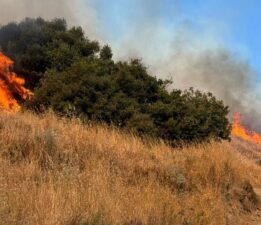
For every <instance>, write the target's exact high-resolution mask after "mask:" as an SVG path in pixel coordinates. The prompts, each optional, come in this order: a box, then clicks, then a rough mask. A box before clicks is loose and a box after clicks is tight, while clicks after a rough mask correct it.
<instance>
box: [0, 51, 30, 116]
mask: <svg viewBox="0 0 261 225" xmlns="http://www.w3.org/2000/svg"><path fill="white" fill-rule="evenodd" d="M13 64H14V62H13V61H12V60H11V59H9V58H8V57H7V56H5V55H4V54H3V53H1V52H0V109H2V110H6V111H10V112H18V111H20V109H21V106H20V105H19V103H18V101H17V99H16V96H17V97H19V98H21V99H24V100H25V99H29V98H30V97H31V96H32V95H33V94H32V92H30V91H29V90H27V89H26V88H24V87H23V86H24V84H25V80H24V79H23V78H20V77H18V76H17V75H16V74H15V73H13V72H11V71H10V69H11V68H12V66H13Z"/></svg>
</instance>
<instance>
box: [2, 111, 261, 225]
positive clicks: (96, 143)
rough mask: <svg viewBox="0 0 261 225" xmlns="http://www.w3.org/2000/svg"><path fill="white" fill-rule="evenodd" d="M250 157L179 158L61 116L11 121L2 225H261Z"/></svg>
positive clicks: (203, 150)
mask: <svg viewBox="0 0 261 225" xmlns="http://www.w3.org/2000/svg"><path fill="white" fill-rule="evenodd" d="M242 145H243V144H242ZM241 148H242V149H243V147H242V146H241V144H240V142H239V141H238V140H234V141H233V142H232V143H227V142H225V143H210V144H206V145H198V146H188V147H184V148H180V149H173V148H170V147H168V146H167V145H165V144H164V143H162V142H161V141H158V140H140V139H139V138H137V137H135V136H133V135H130V134H124V133H121V132H120V131H118V130H116V129H113V128H108V127H106V126H101V125H94V124H89V125H83V124H81V122H80V121H79V120H77V119H71V120H68V119H62V118H57V117H56V116H54V115H53V114H52V113H49V114H46V115H42V116H36V115H33V114H30V113H18V114H5V113H2V114H0V181H1V182H0V224H46V225H47V224H48V225H49V224H66V225H67V224H68V225H78V224H79V225H83V224H87V225H89V224H91V225H96V224H99V225H105V224H112V225H114V224H119V225H143V224H144V225H145V224H150V225H159V224H161V225H165V224H182V225H184V224H201V225H205V224H217V225H223V224H224V225H225V224H229V225H233V224H236V225H240V224H242V225H243V224H244V225H245V224H247V223H248V224H260V223H259V222H260V220H259V212H260V211H259V209H258V208H259V201H258V196H257V194H256V193H255V192H254V190H253V188H252V185H254V187H257V188H258V187H259V185H261V177H260V174H261V173H260V172H261V168H260V166H259V165H258V164H257V163H253V162H254V161H252V159H251V158H249V157H245V154H242V151H241V150H239V149H241ZM245 148H246V149H247V150H249V149H248V147H245ZM246 152H247V151H246ZM257 154H258V153H257ZM256 190H257V192H259V189H256Z"/></svg>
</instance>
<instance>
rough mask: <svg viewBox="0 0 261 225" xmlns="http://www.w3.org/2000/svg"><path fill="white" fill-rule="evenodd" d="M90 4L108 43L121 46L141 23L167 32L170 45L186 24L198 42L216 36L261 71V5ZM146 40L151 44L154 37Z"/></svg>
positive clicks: (200, 1) (237, 0)
mask: <svg viewBox="0 0 261 225" xmlns="http://www.w3.org/2000/svg"><path fill="white" fill-rule="evenodd" d="M87 2H88V4H90V5H91V6H92V7H93V8H95V10H96V14H97V20H98V21H99V24H101V27H100V31H99V32H100V33H102V35H103V39H106V40H107V41H108V42H112V43H113V42H118V41H119V40H120V39H121V38H123V37H124V36H125V35H128V33H129V32H130V30H133V29H134V30H135V27H137V26H139V25H140V24H142V23H143V24H147V25H148V26H151V25H152V26H153V24H154V25H155V26H161V27H162V28H163V29H164V32H165V34H162V37H161V38H162V41H163V42H164V41H167V42H168V41H169V38H170V37H169V36H171V35H175V31H176V29H177V28H179V27H180V26H181V25H183V26H184V25H185V24H187V26H190V28H189V29H192V30H193V31H194V35H197V36H198V38H201V37H202V38H204V37H205V36H204V35H209V36H212V38H213V36H215V39H217V40H219V42H222V44H223V45H224V46H226V47H227V48H229V49H231V51H233V52H235V53H237V54H239V55H242V57H244V58H245V59H246V60H248V61H249V62H250V64H251V65H252V66H253V67H254V68H255V69H258V70H260V71H261V60H260V58H261V44H260V42H259V37H260V35H261V14H260V8H261V1H258V0H219V1H216V0H180V1H175V0H161V1H155V0H115V1H110V3H109V4H108V0H92V1H87ZM166 33H167V35H168V36H166ZM136 35H137V36H138V35H146V34H144V33H136ZM154 35H155V34H154ZM164 35H165V36H164ZM141 38H144V37H141ZM145 38H146V39H147V40H149V39H150V38H151V37H145ZM209 38H210V39H211V37H209ZM202 45H204V41H203V43H202ZM116 48H117V46H116Z"/></svg>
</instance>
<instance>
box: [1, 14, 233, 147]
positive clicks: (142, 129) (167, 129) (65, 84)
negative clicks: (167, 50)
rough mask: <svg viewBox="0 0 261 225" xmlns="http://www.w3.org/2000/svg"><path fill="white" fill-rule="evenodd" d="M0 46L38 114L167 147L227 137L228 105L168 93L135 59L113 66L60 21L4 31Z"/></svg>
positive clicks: (106, 50)
mask: <svg viewBox="0 0 261 225" xmlns="http://www.w3.org/2000/svg"><path fill="white" fill-rule="evenodd" d="M0 45H1V47H2V49H3V51H4V53H6V54H7V55H9V56H11V57H12V58H13V59H14V60H15V62H16V68H15V70H16V71H18V72H19V73H21V74H23V75H28V74H30V75H28V76H26V77H27V80H28V81H29V84H30V87H32V88H35V87H37V88H36V89H35V96H34V97H33V99H32V101H31V102H29V103H28V105H29V107H30V108H33V109H35V110H37V111H41V110H42V109H48V108H52V109H53V110H54V111H56V112H58V113H61V114H62V115H71V114H73V115H77V116H79V117H81V118H82V119H83V120H95V121H99V122H105V123H107V124H112V125H116V126H118V127H121V128H124V129H126V130H128V131H131V132H134V133H137V134H139V135H145V136H152V137H157V138H162V139H164V140H167V141H169V142H170V143H171V144H174V143H178V142H183V141H186V142H192V141H204V140H208V139H209V138H214V139H217V140H220V139H229V135H230V124H229V121H228V119H227V115H228V112H229V110H228V107H227V106H224V104H223V102H222V101H220V100H217V99H216V98H215V97H214V96H213V95H212V94H211V93H202V92H200V91H195V90H193V89H189V90H186V91H181V90H173V91H171V92H168V91H167V90H166V86H167V85H168V84H169V81H168V80H167V81H163V80H160V79H156V78H155V77H152V76H150V75H149V74H148V71H147V68H146V67H145V66H144V65H143V64H142V62H141V61H140V60H137V59H134V60H131V61H130V62H114V61H113V59H112V56H113V53H112V51H111V48H110V47H109V46H108V45H105V46H104V47H102V48H100V47H99V43H98V42H96V41H90V40H88V39H87V38H86V37H85V36H84V33H83V31H82V29H81V28H80V27H73V28H71V29H68V28H67V25H66V22H65V21H64V20H62V19H56V20H53V21H51V22H48V21H44V20H43V19H41V18H38V19H26V20H24V21H22V22H21V23H19V24H16V23H11V24H8V25H6V26H3V27H2V28H1V29H0ZM39 80H40V83H39Z"/></svg>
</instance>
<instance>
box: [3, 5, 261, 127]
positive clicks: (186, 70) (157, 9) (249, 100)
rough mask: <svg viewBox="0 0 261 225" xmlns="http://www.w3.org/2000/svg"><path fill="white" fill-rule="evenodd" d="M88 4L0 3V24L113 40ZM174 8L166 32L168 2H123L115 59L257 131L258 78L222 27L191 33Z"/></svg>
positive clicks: (259, 124) (189, 25)
mask: <svg viewBox="0 0 261 225" xmlns="http://www.w3.org/2000/svg"><path fill="white" fill-rule="evenodd" d="M90 1H91V0H90ZM90 1H85V0H74V1H71V0H55V1H54V0H45V1H43V0H19V1H17V0H1V2H0V23H1V24H5V23H7V22H11V21H20V20H21V19H23V18H25V17H39V16H41V17H43V18H45V19H53V18H56V17H63V18H65V19H66V20H67V21H68V23H69V25H80V26H82V27H83V28H84V30H85V31H86V34H87V35H88V36H89V37H90V38H97V39H99V40H105V41H106V40H109V39H111V38H108V37H111V34H108V30H110V29H108V28H107V27H105V26H106V25H105V24H101V22H100V21H99V20H98V19H97V17H98V16H97V15H98V14H99V13H101V12H97V11H96V10H95V8H92V7H91V6H90V4H88V3H89V2H90ZM97 2H101V0H97ZM173 2H175V4H173V6H172V7H173V9H172V10H171V12H172V18H173V21H174V23H173V24H174V26H172V27H171V26H170V27H167V28H166V27H165V26H164V24H162V18H164V16H165V11H164V10H166V7H165V6H164V4H165V5H166V4H167V2H166V0H162V1H159V0H152V1H147V0H126V1H125V3H126V5H128V8H129V9H130V11H129V13H128V14H127V15H126V16H123V17H122V23H123V24H124V25H125V26H124V27H125V29H124V30H122V33H121V34H119V35H120V36H119V37H117V38H115V40H116V41H115V42H114V41H113V40H112V41H110V44H111V46H112V48H113V51H114V57H115V59H116V60H126V59H130V58H135V57H137V58H141V59H142V60H143V61H144V63H145V64H146V65H148V68H149V70H150V72H151V73H152V74H153V75H156V76H157V77H160V78H172V80H173V86H172V87H171V88H181V89H186V88H189V87H195V88H197V89H200V90H202V91H210V92H212V93H213V94H214V95H216V96H217V97H218V98H220V99H222V100H224V102H225V104H227V105H229V106H230V109H231V112H232V113H233V112H236V111H238V112H241V113H242V114H243V115H244V122H245V124H246V125H248V126H249V127H250V128H253V129H255V130H257V131H261V120H260V119H259V118H261V110H259V109H261V92H260V91H258V84H257V83H256V78H257V74H256V72H255V71H254V70H253V69H252V68H251V65H250V64H249V63H248V62H247V60H246V59H245V58H244V57H243V56H242V55H239V54H238V53H237V52H236V53H235V52H232V51H231V50H230V49H228V48H227V47H226V45H225V44H224V42H223V40H222V38H224V37H223V36H225V35H226V32H225V31H224V30H223V29H222V27H223V26H222V24H221V25H220V24H218V23H216V22H213V21H208V22H207V23H206V22H205V23H204V29H201V30H200V29H198V28H197V27H196V28H195V22H194V21H190V20H189V19H184V18H183V16H182V8H180V5H179V1H178V0H176V1H173ZM127 3H128V4H127ZM112 16H113V15H112ZM226 25H227V24H226ZM220 27H221V28H220ZM228 27H229V25H228ZM193 30H194V31H193ZM111 32H113V28H111ZM232 113H231V114H232ZM259 121H260V122H259Z"/></svg>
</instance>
